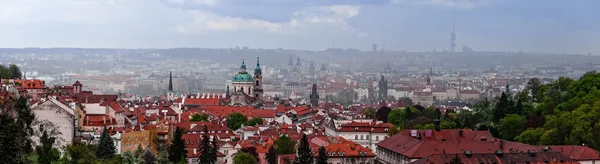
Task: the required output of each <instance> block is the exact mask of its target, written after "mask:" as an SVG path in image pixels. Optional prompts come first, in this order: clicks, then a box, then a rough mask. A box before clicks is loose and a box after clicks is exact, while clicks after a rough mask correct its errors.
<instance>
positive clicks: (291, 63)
mask: <svg viewBox="0 0 600 164" xmlns="http://www.w3.org/2000/svg"><path fill="white" fill-rule="evenodd" d="M288 65H294V61H293V60H292V57H291V56H290V62H288Z"/></svg>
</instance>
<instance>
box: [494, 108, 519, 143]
mask: <svg viewBox="0 0 600 164" xmlns="http://www.w3.org/2000/svg"><path fill="white" fill-rule="evenodd" d="M523 124H525V118H524V117H522V116H519V115H516V114H509V115H507V116H506V117H504V118H502V119H500V127H499V129H500V138H502V139H505V140H510V141H514V140H515V137H516V136H518V135H519V134H521V132H522V130H523Z"/></svg>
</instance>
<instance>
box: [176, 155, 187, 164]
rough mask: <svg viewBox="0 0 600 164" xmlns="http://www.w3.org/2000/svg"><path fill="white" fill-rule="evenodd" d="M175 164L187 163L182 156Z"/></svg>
mask: <svg viewBox="0 0 600 164" xmlns="http://www.w3.org/2000/svg"><path fill="white" fill-rule="evenodd" d="M177 164H187V161H186V160H185V158H184V157H183V156H181V159H179V162H178V163H177Z"/></svg>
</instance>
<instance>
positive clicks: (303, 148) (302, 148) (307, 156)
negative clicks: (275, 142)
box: [294, 134, 315, 164]
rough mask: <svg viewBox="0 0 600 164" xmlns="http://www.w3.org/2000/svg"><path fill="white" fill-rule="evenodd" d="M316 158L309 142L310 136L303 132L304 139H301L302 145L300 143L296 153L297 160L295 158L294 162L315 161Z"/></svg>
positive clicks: (300, 163)
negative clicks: (307, 136)
mask: <svg viewBox="0 0 600 164" xmlns="http://www.w3.org/2000/svg"><path fill="white" fill-rule="evenodd" d="M314 160H315V159H314V158H313V152H312V150H311V149H310V145H309V143H308V138H306V134H303V135H302V139H300V145H298V154H296V160H294V163H295V164H304V163H314Z"/></svg>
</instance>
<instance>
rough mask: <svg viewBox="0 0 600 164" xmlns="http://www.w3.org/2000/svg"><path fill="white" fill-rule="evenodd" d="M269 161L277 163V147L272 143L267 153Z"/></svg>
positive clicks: (272, 163)
mask: <svg viewBox="0 0 600 164" xmlns="http://www.w3.org/2000/svg"><path fill="white" fill-rule="evenodd" d="M265 158H266V159H267V163H269V164H277V152H276V151H275V147H274V146H273V145H271V146H270V147H269V152H268V153H267V154H266V157H265Z"/></svg>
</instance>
